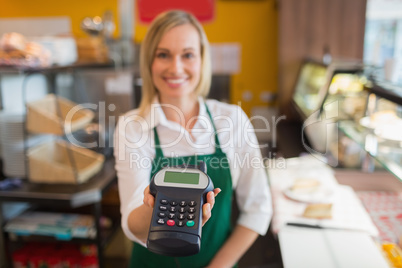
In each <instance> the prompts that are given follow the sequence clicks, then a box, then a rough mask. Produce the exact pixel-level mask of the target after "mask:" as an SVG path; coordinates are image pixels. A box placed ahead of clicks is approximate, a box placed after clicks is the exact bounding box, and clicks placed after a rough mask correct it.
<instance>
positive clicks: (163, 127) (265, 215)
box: [114, 98, 272, 246]
mask: <svg viewBox="0 0 402 268" xmlns="http://www.w3.org/2000/svg"><path fill="white" fill-rule="evenodd" d="M206 104H207V106H208V109H209V111H210V112H211V115H212V118H213V120H214V124H215V127H216V130H217V133H218V138H219V142H220V145H221V148H222V151H223V152H224V153H226V155H227V157H228V159H229V165H230V173H231V176H232V185H233V189H234V191H235V194H236V199H237V203H238V207H239V211H240V215H239V218H238V220H237V223H238V224H240V225H242V226H244V227H247V228H249V229H251V230H253V231H255V232H257V233H258V234H260V235H265V233H266V232H267V229H268V226H269V222H270V220H271V217H272V204H271V196H270V191H269V188H268V178H267V174H266V171H265V169H264V166H263V159H262V156H261V151H260V149H259V144H258V141H257V138H256V136H255V133H254V129H253V126H252V125H251V123H250V120H249V119H248V117H247V115H246V114H245V113H244V112H243V111H242V109H241V108H240V107H239V106H237V105H230V104H226V103H222V102H219V101H216V100H207V101H206ZM199 107H200V108H199V115H198V117H197V118H194V120H196V122H195V124H194V127H193V128H192V130H191V135H190V133H189V132H188V131H187V130H186V129H185V128H184V127H182V126H181V125H180V124H178V123H176V122H172V121H169V120H167V119H166V117H165V114H164V112H163V110H162V107H161V104H159V103H158V101H157V100H155V101H154V102H153V104H152V106H151V110H150V112H149V113H148V114H147V115H145V116H144V117H141V116H139V115H138V110H132V111H130V112H128V113H126V114H125V115H124V116H121V117H120V119H119V122H118V125H117V128H116V132H115V135H114V139H115V140H114V156H115V159H116V165H115V167H116V170H117V176H118V186H119V194H120V203H121V207H120V210H121V214H122V222H121V225H122V229H123V231H124V233H125V234H126V236H127V237H128V238H129V239H130V240H133V241H136V242H138V243H140V244H141V245H143V246H145V245H144V243H142V242H141V241H140V240H139V239H138V238H136V237H135V236H134V235H133V234H132V233H131V231H130V229H129V228H128V222H127V220H128V216H129V214H130V213H131V211H133V210H134V209H136V208H137V207H139V206H140V205H142V204H143V198H144V189H145V188H146V187H147V186H148V185H149V182H150V176H151V169H152V160H153V159H154V157H155V148H154V133H153V128H154V127H155V126H156V130H157V132H158V136H159V140H160V144H161V146H162V147H161V148H162V151H163V154H164V156H166V157H179V156H189V155H202V154H212V153H214V152H215V139H214V137H215V135H214V133H213V132H214V128H213V125H212V124H211V121H210V119H209V116H208V114H207V111H206V108H205V102H204V100H203V99H202V98H199ZM165 108H166V109H174V107H171V106H168V105H167V106H165ZM175 111H176V112H177V113H178V115H179V116H183V115H180V111H178V110H177V109H176V110H175ZM180 118H184V117H180ZM193 123H194V122H193ZM218 164H219V163H218ZM217 198H219V195H218V197H217ZM213 212H214V211H213V209H212V213H213Z"/></svg>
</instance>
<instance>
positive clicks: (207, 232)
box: [130, 107, 233, 268]
mask: <svg viewBox="0 0 402 268" xmlns="http://www.w3.org/2000/svg"><path fill="white" fill-rule="evenodd" d="M206 109H207V113H208V115H209V118H210V120H211V122H212V125H213V127H214V130H215V153H213V154H209V155H192V156H184V157H164V156H163V152H162V149H161V148H160V142H159V137H158V133H157V131H156V127H155V128H154V134H155V150H156V156H155V159H154V161H153V164H152V172H151V178H152V176H153V175H154V174H155V173H156V172H157V171H159V170H160V169H161V168H162V167H163V166H166V165H181V164H193V165H195V164H197V163H198V161H200V160H201V161H204V162H205V163H206V165H207V173H208V175H209V177H211V179H212V181H213V183H214V186H215V188H221V190H222V192H220V193H219V195H218V196H217V197H216V199H215V205H214V207H213V209H212V216H211V218H210V219H209V220H208V221H207V223H206V224H205V225H204V226H203V228H202V234H201V250H200V252H199V253H198V254H196V255H193V256H188V257H177V258H175V257H168V256H163V255H158V254H155V253H152V252H150V251H148V249H146V248H144V247H143V246H141V245H139V244H137V243H134V247H133V251H132V256H131V262H130V267H140V268H142V267H165V268H169V267H180V268H187V267H206V266H207V265H208V264H209V262H210V261H211V260H212V258H213V257H214V255H215V254H216V252H217V251H218V250H219V249H220V248H221V247H222V245H223V244H224V243H225V241H226V239H227V238H228V237H229V235H230V233H231V208H232V193H233V189H232V178H231V175H230V169H229V161H228V159H227V157H226V154H225V153H224V152H223V151H222V150H221V148H220V143H219V140H218V135H217V132H216V128H215V124H214V122H213V120H212V116H211V113H210V112H209V110H208V107H206Z"/></svg>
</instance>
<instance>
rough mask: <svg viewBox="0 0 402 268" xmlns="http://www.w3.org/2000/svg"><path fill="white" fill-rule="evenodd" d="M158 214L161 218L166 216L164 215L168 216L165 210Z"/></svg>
mask: <svg viewBox="0 0 402 268" xmlns="http://www.w3.org/2000/svg"><path fill="white" fill-rule="evenodd" d="M158 216H159V217H160V218H164V217H166V213H165V212H159V213H158Z"/></svg>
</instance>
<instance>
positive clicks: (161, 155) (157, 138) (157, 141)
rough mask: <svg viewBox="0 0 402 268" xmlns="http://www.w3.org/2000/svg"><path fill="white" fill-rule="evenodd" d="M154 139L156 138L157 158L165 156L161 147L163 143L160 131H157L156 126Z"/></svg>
mask: <svg viewBox="0 0 402 268" xmlns="http://www.w3.org/2000/svg"><path fill="white" fill-rule="evenodd" d="M154 139H155V154H156V155H155V158H157V157H163V152H162V149H161V143H160V141H159V136H158V131H156V127H154Z"/></svg>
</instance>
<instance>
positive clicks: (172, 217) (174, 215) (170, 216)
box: [168, 213, 176, 219]
mask: <svg viewBox="0 0 402 268" xmlns="http://www.w3.org/2000/svg"><path fill="white" fill-rule="evenodd" d="M168 217H169V219H174V218H175V217H176V214H174V213H169V216H168Z"/></svg>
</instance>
